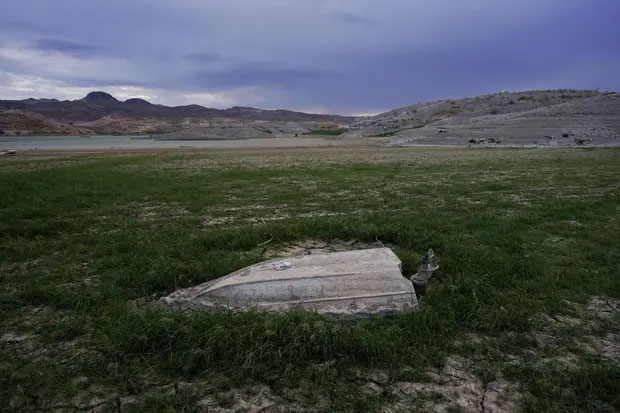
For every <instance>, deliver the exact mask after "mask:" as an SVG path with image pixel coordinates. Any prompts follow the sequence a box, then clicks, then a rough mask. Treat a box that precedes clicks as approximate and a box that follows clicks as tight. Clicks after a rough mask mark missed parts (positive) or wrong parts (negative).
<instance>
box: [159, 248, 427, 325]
mask: <svg viewBox="0 0 620 413" xmlns="http://www.w3.org/2000/svg"><path fill="white" fill-rule="evenodd" d="M161 301H162V302H163V303H165V304H167V305H169V306H172V307H176V308H182V309H214V308H228V309H232V310H237V311H244V310H258V311H294V310H304V311H315V312H318V313H322V314H336V315H365V314H390V313H395V312H403V311H410V310H413V309H415V308H417V307H418V301H417V298H416V295H415V291H414V289H413V285H412V284H411V282H410V281H409V280H407V279H406V278H404V277H403V275H402V273H401V262H400V260H399V259H398V257H397V256H396V255H395V254H394V253H393V252H392V250H390V249H389V248H374V249H367V250H357V251H345V252H335V253H329V254H316V255H305V256H300V257H291V258H287V259H284V260H271V261H265V262H261V263H258V264H255V265H251V266H249V267H246V268H243V269H241V270H239V271H236V272H234V273H232V274H230V275H228V276H225V277H222V278H218V279H216V280H213V281H209V282H206V283H204V284H200V285H197V286H195V287H191V288H186V289H182V290H177V291H175V292H174V293H172V294H170V295H169V296H167V297H163V298H162V299H161Z"/></svg>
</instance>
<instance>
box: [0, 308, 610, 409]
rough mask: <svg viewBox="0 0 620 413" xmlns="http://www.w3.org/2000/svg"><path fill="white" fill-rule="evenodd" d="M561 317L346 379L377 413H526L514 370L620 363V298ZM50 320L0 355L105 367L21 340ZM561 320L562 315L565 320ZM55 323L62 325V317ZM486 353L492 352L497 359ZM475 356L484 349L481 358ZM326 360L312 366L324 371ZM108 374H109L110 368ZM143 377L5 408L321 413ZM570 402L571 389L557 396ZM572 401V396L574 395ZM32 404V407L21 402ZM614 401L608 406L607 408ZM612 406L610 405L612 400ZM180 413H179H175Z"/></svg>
mask: <svg viewBox="0 0 620 413" xmlns="http://www.w3.org/2000/svg"><path fill="white" fill-rule="evenodd" d="M565 305H566V310H567V313H566V314H562V315H559V314H546V313H541V314H538V315H536V316H535V317H534V318H535V320H534V322H535V323H536V325H537V328H536V329H535V330H533V331H532V332H530V333H526V337H521V338H520V339H519V341H520V342H522V343H529V344H530V345H529V346H528V345H526V346H523V347H512V351H510V352H504V351H503V350H499V349H502V348H505V347H506V346H505V344H502V343H506V342H510V341H511V340H516V338H515V337H513V336H514V333H510V334H507V335H506V336H505V337H497V338H490V337H486V336H483V335H479V334H467V335H466V336H464V337H462V338H461V339H459V340H458V341H457V342H455V343H454V346H455V348H457V349H460V354H458V355H457V354H454V355H451V356H448V357H446V358H444V359H443V362H442V364H440V365H439V366H437V367H436V368H430V369H428V370H425V371H423V372H419V371H416V370H415V369H414V366H405V367H400V368H398V369H394V370H377V369H353V370H351V371H350V372H349V377H350V378H349V380H350V382H351V383H352V385H353V386H356V387H357V388H358V390H359V392H360V395H361V397H367V398H370V399H373V398H376V399H378V400H380V401H381V403H379V404H378V405H377V407H378V409H379V410H381V411H383V412H409V411H434V412H458V411H461V412H482V413H490V412H517V411H523V410H525V407H526V406H527V405H528V403H530V402H535V399H536V395H534V394H532V393H530V392H529V391H528V389H527V387H526V386H524V385H523V383H520V382H518V381H515V380H513V378H514V377H516V376H518V374H519V370H521V369H531V370H533V371H538V372H539V373H540V374H541V375H545V374H552V373H550V372H555V374H562V373H570V372H575V371H577V370H578V369H579V368H580V365H581V364H580V363H581V359H582V358H583V357H592V358H594V359H596V360H597V362H600V363H611V364H613V365H615V366H619V365H620V300H616V299H612V298H609V297H600V296H596V297H593V298H592V299H591V300H590V301H589V302H588V303H587V304H585V305H583V304H579V303H575V302H569V301H565ZM51 314H52V312H51V311H49V310H47V309H45V308H31V309H29V310H28V312H26V313H24V315H23V318H22V319H21V320H18V321H15V322H13V323H12V325H11V326H9V327H8V328H7V329H5V332H4V333H3V335H2V337H1V338H0V341H1V345H2V349H3V352H4V353H5V354H11V356H12V357H15V358H29V359H37V360H39V361H40V360H45V358H51V357H58V356H61V357H64V358H63V359H62V360H61V362H62V363H63V364H70V363H71V362H72V361H73V360H76V359H77V358H80V359H84V358H89V359H91V360H93V361H96V360H97V359H103V355H102V354H99V353H98V352H97V351H96V350H86V349H85V348H87V346H85V344H86V343H85V342H84V340H87V339H85V338H83V337H82V338H80V340H81V342H79V343H78V342H76V341H67V342H64V343H62V344H54V343H49V342H48V343H45V342H41V341H40V340H39V337H38V335H37V334H36V333H33V332H29V331H28V329H29V328H34V327H35V326H36V325H40V323H45V322H48V321H50V319H49V318H48V317H49V316H51ZM567 314H568V315H567ZM56 322H62V317H61V319H60V320H57V321H56ZM490 349H496V350H495V351H493V350H490ZM480 350H482V351H480ZM331 364H333V362H327V363H323V364H322V365H319V366H317V369H318V370H323V371H325V370H329V369H330V365H331ZM107 368H114V365H113V364H108V365H107ZM149 373H150V372H143V373H142V374H139V375H137V380H135V382H133V384H132V385H131V386H129V387H128V388H127V389H126V391H124V392H119V390H118V388H114V387H109V386H104V385H101V384H97V383H91V382H90V380H89V378H88V377H86V376H76V377H75V378H73V379H72V381H71V386H72V391H71V392H70V393H71V394H73V396H72V397H70V398H65V396H64V395H58V397H57V398H56V399H54V398H51V399H45V400H32V399H31V398H32V397H33V396H32V395H31V394H25V393H24V394H15V395H13V397H12V398H11V399H10V400H7V401H6V404H5V407H6V408H9V409H11V410H16V411H17V410H20V408H22V407H26V406H27V405H30V406H32V405H31V403H32V402H34V403H35V404H36V406H37V408H38V409H40V410H43V411H55V412H65V411H66V412H69V411H88V412H107V411H120V412H132V411H150V410H151V409H155V410H161V408H162V407H165V409H164V410H170V411H173V410H177V409H176V408H179V409H180V410H183V411H188V409H189V410H191V411H209V412H287V411H329V410H330V400H329V397H330V396H329V394H327V393H326V392H324V391H323V390H321V389H320V388H317V387H314V386H313V385H312V384H311V383H307V385H306V386H302V387H299V388H294V389H291V388H282V387H280V388H278V389H272V388H270V387H269V386H266V385H259V384H256V385H251V386H241V387H236V386H234V385H233V384H231V383H230V382H228V381H227V379H225V378H224V377H219V376H213V377H210V378H209V379H208V380H198V381H175V382H167V381H166V380H165V379H164V378H163V377H159V376H158V375H156V374H153V375H152V374H149ZM561 391H562V392H563V393H566V396H567V397H569V396H571V395H570V393H571V391H572V390H570V389H561ZM573 396H574V395H573ZM28 399H30V400H28ZM611 402H612V403H613V402H614V401H613V400H612V401H611ZM616 402H617V400H616ZM181 407H182V408H181ZM592 408H593V409H595V410H596V411H609V412H613V411H616V410H615V408H614V406H613V405H612V404H611V403H610V402H609V401H603V400H599V401H596V402H595V404H594V405H593V406H592Z"/></svg>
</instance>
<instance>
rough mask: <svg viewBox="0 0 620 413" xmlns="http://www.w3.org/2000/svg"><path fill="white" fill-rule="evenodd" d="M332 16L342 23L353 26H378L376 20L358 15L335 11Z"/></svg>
mask: <svg viewBox="0 0 620 413" xmlns="http://www.w3.org/2000/svg"><path fill="white" fill-rule="evenodd" d="M332 16H333V17H334V18H335V19H337V20H340V21H343V22H346V23H352V24H361V25H364V26H375V25H377V24H378V22H377V21H376V20H373V19H370V18H367V17H363V16H360V15H357V14H355V13H351V12H347V11H335V12H333V13H332Z"/></svg>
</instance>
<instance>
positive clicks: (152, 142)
mask: <svg viewBox="0 0 620 413" xmlns="http://www.w3.org/2000/svg"><path fill="white" fill-rule="evenodd" d="M336 141H339V140H336ZM342 143H344V142H343V141H340V142H335V140H334V139H329V138H317V137H308V138H306V137H300V138H257V139H235V140H233V139H230V140H208V141H207V140H176V141H175V140H157V139H153V138H148V137H144V136H109V135H106V136H2V137H0V150H10V149H15V150H18V151H25V150H37V149H38V150H80V149H81V150H92V149H95V150H105V149H159V148H161V149H183V148H187V149H192V148H196V149H199V148H277V147H296V146H297V147H298V146H328V145H333V144H342Z"/></svg>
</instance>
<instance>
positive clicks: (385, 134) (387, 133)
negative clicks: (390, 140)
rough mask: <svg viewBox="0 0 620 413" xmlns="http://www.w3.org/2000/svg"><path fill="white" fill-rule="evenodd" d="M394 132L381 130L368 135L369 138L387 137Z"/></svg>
mask: <svg viewBox="0 0 620 413" xmlns="http://www.w3.org/2000/svg"><path fill="white" fill-rule="evenodd" d="M395 133H396V132H383V133H377V134H375V135H370V137H371V138H387V137H388V136H394V134H395Z"/></svg>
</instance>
